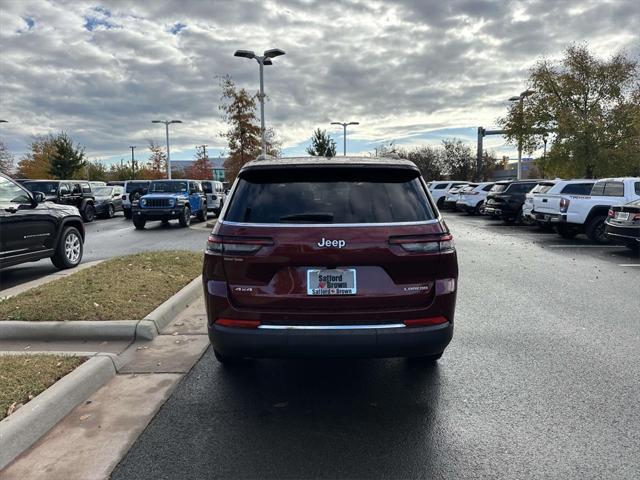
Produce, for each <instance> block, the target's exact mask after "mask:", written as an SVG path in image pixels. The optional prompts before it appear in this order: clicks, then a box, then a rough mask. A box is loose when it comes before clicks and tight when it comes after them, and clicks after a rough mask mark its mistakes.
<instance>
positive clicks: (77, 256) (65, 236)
mask: <svg viewBox="0 0 640 480" xmlns="http://www.w3.org/2000/svg"><path fill="white" fill-rule="evenodd" d="M82 252H83V244H82V236H81V235H80V232H79V231H78V229H77V228H76V227H67V228H65V229H64V230H63V231H62V235H60V240H59V241H58V245H57V246H56V252H55V254H54V255H53V257H51V263H53V265H54V266H55V267H56V268H59V269H60V270H64V269H66V268H73V267H75V266H77V265H78V264H79V263H80V262H81V261H82Z"/></svg>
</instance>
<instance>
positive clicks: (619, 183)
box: [429, 177, 640, 250]
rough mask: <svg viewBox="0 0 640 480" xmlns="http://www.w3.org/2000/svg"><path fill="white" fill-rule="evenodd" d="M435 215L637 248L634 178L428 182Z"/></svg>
mask: <svg viewBox="0 0 640 480" xmlns="http://www.w3.org/2000/svg"><path fill="white" fill-rule="evenodd" d="M429 190H430V192H431V194H432V197H433V199H434V201H436V202H437V203H438V206H439V207H440V209H441V210H442V209H445V210H446V209H455V210H460V211H466V212H467V213H469V214H478V213H480V214H484V215H487V216H489V217H492V218H500V219H502V220H503V221H504V222H505V223H517V224H528V225H533V224H537V225H539V226H540V227H542V228H546V229H555V230H556V231H557V233H558V234H559V235H560V236H562V237H563V238H567V239H571V238H574V237H575V236H576V235H578V234H581V233H584V234H585V235H586V236H587V237H589V239H590V240H592V241H593V242H596V243H599V244H604V243H609V242H615V243H619V244H623V245H626V246H628V247H629V248H631V249H634V250H636V249H638V247H639V245H640V178H638V177H622V178H604V179H598V180H594V179H574V180H561V179H555V180H531V179H527V180H505V181H499V182H495V183H490V182H483V183H470V182H467V183H464V182H459V181H447V182H431V183H429Z"/></svg>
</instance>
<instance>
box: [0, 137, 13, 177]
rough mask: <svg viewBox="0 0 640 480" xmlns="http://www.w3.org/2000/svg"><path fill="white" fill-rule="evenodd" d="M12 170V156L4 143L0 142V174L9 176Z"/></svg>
mask: <svg viewBox="0 0 640 480" xmlns="http://www.w3.org/2000/svg"><path fill="white" fill-rule="evenodd" d="M12 170H13V155H11V152H10V151H9V149H7V146H6V145H5V143H4V142H3V141H2V140H0V172H1V173H4V174H5V175H9V174H10V173H11V171H12Z"/></svg>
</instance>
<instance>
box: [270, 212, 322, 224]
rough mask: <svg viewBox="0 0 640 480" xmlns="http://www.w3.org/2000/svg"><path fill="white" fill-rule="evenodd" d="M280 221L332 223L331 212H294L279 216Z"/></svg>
mask: <svg viewBox="0 0 640 480" xmlns="http://www.w3.org/2000/svg"><path fill="white" fill-rule="evenodd" d="M280 221H281V222H320V223H332V222H333V213H296V214H293V215H284V216H282V217H280Z"/></svg>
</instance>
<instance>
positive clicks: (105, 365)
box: [0, 354, 116, 470]
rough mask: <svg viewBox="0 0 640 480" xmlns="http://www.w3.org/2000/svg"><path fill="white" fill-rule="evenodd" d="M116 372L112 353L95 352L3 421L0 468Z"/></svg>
mask: <svg viewBox="0 0 640 480" xmlns="http://www.w3.org/2000/svg"><path fill="white" fill-rule="evenodd" d="M115 374H116V366H115V364H114V362H113V359H112V357H111V356H110V355H101V354H98V355H95V356H93V357H91V358H90V359H89V360H87V361H86V362H85V363H83V364H82V365H80V366H79V367H78V368H76V369H75V370H74V371H73V372H71V373H69V374H68V375H66V376H65V377H63V378H61V379H60V380H58V381H57V382H56V383H54V384H53V385H52V386H50V387H49V388H47V389H46V390H45V391H44V392H42V393H41V394H40V395H38V396H37V397H35V398H34V399H33V400H31V401H30V402H28V403H26V404H25V405H24V406H23V407H22V408H20V409H19V410H18V411H16V412H15V413H13V414H12V415H10V416H8V417H7V418H5V419H4V420H2V421H1V422H0V470H2V469H3V468H4V467H6V466H7V465H8V464H9V463H10V462H12V461H13V460H14V459H15V458H16V457H18V455H20V454H21V453H22V452H24V451H25V450H26V449H27V448H29V447H30V446H31V445H33V444H34V443H35V442H36V441H38V440H39V439H40V437H42V436H43V435H44V434H45V433H47V432H48V431H49V430H50V429H51V428H52V427H53V426H54V425H55V424H57V423H58V422H59V421H60V420H62V419H63V418H64V417H65V416H66V415H67V414H68V413H69V412H71V410H73V409H74V408H75V407H76V406H78V405H79V404H80V403H82V402H84V401H85V400H86V399H87V398H88V397H89V396H90V395H92V394H93V393H94V392H95V391H96V390H98V388H100V387H101V386H102V385H104V384H105V383H107V382H108V381H109V380H110V379H111V378H113V377H114V376H115Z"/></svg>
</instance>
